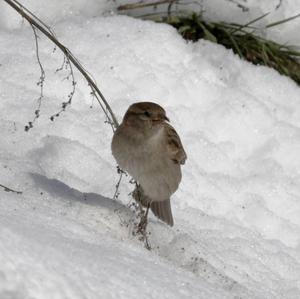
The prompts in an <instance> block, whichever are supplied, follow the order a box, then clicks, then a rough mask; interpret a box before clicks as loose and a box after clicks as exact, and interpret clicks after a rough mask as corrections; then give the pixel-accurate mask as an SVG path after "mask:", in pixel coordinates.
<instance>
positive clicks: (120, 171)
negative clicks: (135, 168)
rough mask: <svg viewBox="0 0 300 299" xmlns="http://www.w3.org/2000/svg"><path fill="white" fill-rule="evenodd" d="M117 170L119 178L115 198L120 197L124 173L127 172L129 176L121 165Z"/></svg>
mask: <svg viewBox="0 0 300 299" xmlns="http://www.w3.org/2000/svg"><path fill="white" fill-rule="evenodd" d="M117 172H118V174H119V180H118V182H117V184H116V190H115V193H114V196H113V199H114V200H116V199H118V197H119V195H120V192H119V187H120V184H121V181H122V178H123V174H125V175H126V176H127V173H126V172H125V171H124V170H122V169H121V168H120V167H119V166H117Z"/></svg>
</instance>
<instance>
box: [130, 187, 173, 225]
mask: <svg viewBox="0 0 300 299" xmlns="http://www.w3.org/2000/svg"><path fill="white" fill-rule="evenodd" d="M132 196H133V198H134V199H135V200H136V201H137V202H139V203H140V204H141V205H142V206H144V207H147V206H148V205H149V204H150V209H151V211H152V212H153V214H154V215H155V216H156V217H158V218H159V219H160V220H162V221H164V222H165V223H167V224H169V225H170V226H173V225H174V221H173V216H172V210H171V203H170V198H168V199H166V200H163V201H152V199H151V198H149V197H148V196H146V195H145V194H144V191H143V189H142V188H141V186H137V187H136V188H135V190H134V191H133V193H132Z"/></svg>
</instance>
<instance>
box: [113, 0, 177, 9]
mask: <svg viewBox="0 0 300 299" xmlns="http://www.w3.org/2000/svg"><path fill="white" fill-rule="evenodd" d="M174 1H176V0H160V1H155V2H150V3H140V2H138V3H132V4H125V5H120V6H119V7H118V10H119V11H121V10H129V9H138V8H143V7H148V6H157V5H162V4H166V3H172V2H174Z"/></svg>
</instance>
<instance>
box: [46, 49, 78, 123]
mask: <svg viewBox="0 0 300 299" xmlns="http://www.w3.org/2000/svg"><path fill="white" fill-rule="evenodd" d="M64 66H65V67H66V68H68V66H69V67H70V74H69V75H68V76H67V77H66V79H67V80H69V78H70V77H71V78H72V91H71V92H70V93H69V95H68V101H67V102H63V103H62V105H61V110H60V111H58V112H57V113H55V114H53V115H52V116H51V117H50V120H52V121H54V118H55V117H59V116H60V114H61V113H62V112H63V111H65V110H66V108H67V106H69V105H71V103H72V99H73V96H74V93H75V90H76V81H75V76H74V72H73V66H72V64H71V62H70V59H69V57H68V56H66V55H64V61H63V64H62V65H61V67H60V68H58V69H57V70H56V72H59V71H60V70H62V69H63V67H64Z"/></svg>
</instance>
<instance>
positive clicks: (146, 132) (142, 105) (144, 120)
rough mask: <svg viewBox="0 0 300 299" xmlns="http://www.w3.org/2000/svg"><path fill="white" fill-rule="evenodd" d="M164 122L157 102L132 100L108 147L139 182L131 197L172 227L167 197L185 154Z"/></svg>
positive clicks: (178, 177)
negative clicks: (133, 101)
mask: <svg viewBox="0 0 300 299" xmlns="http://www.w3.org/2000/svg"><path fill="white" fill-rule="evenodd" d="M167 122H169V119H168V118H167V116H166V112H165V110H164V109H163V108H162V107H161V106H159V105H158V104H155V103H152V102H139V103H135V104H133V105H131V106H130V107H129V108H128V110H127V112H126V114H125V116H124V118H123V121H122V123H121V124H120V126H119V127H118V128H117V130H116V132H115V133H114V136H113V139H112V144H111V149H112V154H113V156H114V157H115V159H116V161H117V162H118V164H119V166H120V167H121V168H122V169H124V170H125V171H127V172H128V173H129V174H130V175H131V176H132V177H133V178H134V179H135V180H136V181H137V182H138V183H139V185H137V188H136V189H135V190H134V192H133V197H134V198H135V200H137V201H138V202H140V203H141V204H142V205H143V206H146V207H148V208H149V207H150V209H151V210H152V212H153V213H154V215H156V216H157V217H158V218H159V219H161V220H162V221H164V222H166V223H167V224H169V225H170V226H173V223H174V222H173V216H172V211H171V205H170V196H171V195H172V194H173V193H174V192H175V191H176V190H177V188H178V185H179V183H180V181H181V166H180V165H181V164H184V163H185V160H186V158H187V157H186V153H185V151H184V149H183V146H182V144H181V141H180V138H179V136H178V134H177V133H176V131H175V130H174V128H173V127H172V126H171V125H169V124H168V123H167ZM147 212H148V209H147ZM146 214H147V213H146Z"/></svg>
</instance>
